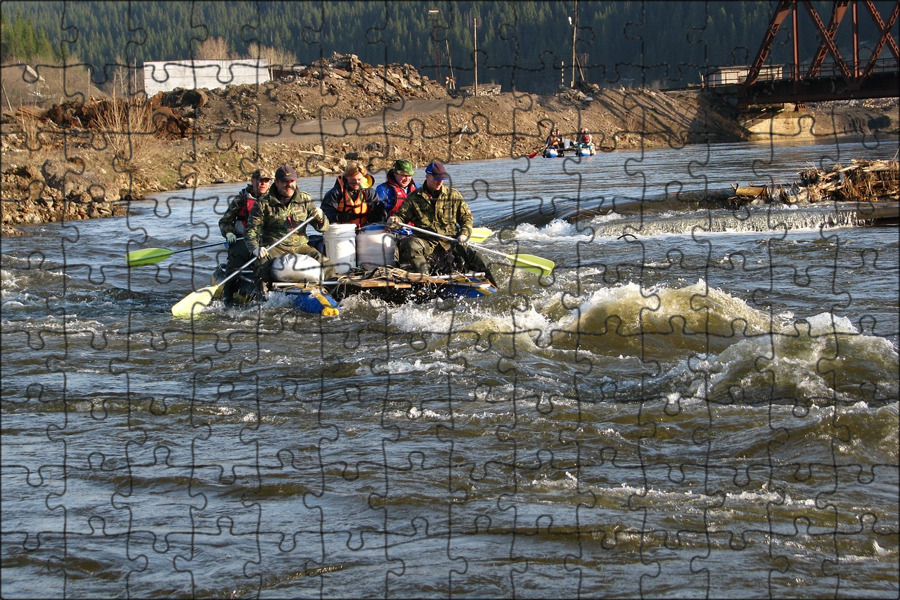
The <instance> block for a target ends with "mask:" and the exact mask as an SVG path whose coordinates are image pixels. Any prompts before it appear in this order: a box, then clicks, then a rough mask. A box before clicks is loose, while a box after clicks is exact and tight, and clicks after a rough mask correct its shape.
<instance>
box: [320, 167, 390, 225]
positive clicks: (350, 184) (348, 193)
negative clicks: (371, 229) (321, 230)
mask: <svg viewBox="0 0 900 600" xmlns="http://www.w3.org/2000/svg"><path fill="white" fill-rule="evenodd" d="M372 183H374V180H373V178H372V176H371V175H369V173H368V172H367V171H366V168H365V167H364V166H362V165H361V164H360V163H358V162H356V161H353V162H350V163H349V164H347V168H346V169H344V172H343V173H342V174H341V175H340V177H338V178H337V180H336V181H335V182H334V187H333V188H331V189H330V190H328V193H327V194H325V197H324V198H322V210H324V211H325V216H326V217H328V220H329V221H330V222H331V223H354V224H355V225H356V226H357V227H362V226H364V225H367V224H368V223H382V222H384V218H385V214H384V203H383V202H382V201H381V200H379V199H378V195H377V194H376V193H375V189H374V188H372Z"/></svg>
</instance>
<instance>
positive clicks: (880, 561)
mask: <svg viewBox="0 0 900 600" xmlns="http://www.w3.org/2000/svg"><path fill="white" fill-rule="evenodd" d="M896 151H897V145H896V141H893V142H885V141H883V140H882V141H881V143H878V142H877V141H874V142H873V141H872V140H862V141H859V140H856V141H853V140H831V142H830V143H828V144H814V143H810V144H806V145H784V146H777V145H776V146H766V145H753V144H727V145H715V146H688V147H684V148H673V149H664V150H653V151H646V152H618V153H612V154H606V153H603V154H598V155H596V156H594V157H590V158H583V159H542V158H537V159H533V160H531V161H529V160H527V159H519V160H495V161H487V162H475V163H466V164H459V165H455V164H454V165H449V170H450V172H451V175H452V177H453V185H454V186H455V187H457V188H459V189H460V190H461V191H462V192H463V195H464V196H465V197H466V198H467V199H469V200H470V205H471V207H472V210H473V213H474V214H475V222H476V225H482V226H489V227H492V228H494V229H495V230H496V231H498V235H497V236H494V237H492V238H490V239H489V240H488V241H487V242H485V245H486V246H489V247H491V248H494V249H499V250H502V251H503V252H506V253H513V252H516V251H517V249H518V251H521V252H526V253H530V254H534V255H538V256H542V257H545V258H549V259H552V260H554V261H555V262H556V268H555V270H554V272H553V274H552V275H551V276H549V277H545V278H538V277H536V276H535V275H532V274H528V273H525V272H521V273H518V272H517V273H512V272H511V271H510V270H509V269H507V268H503V267H499V266H498V270H499V272H500V275H501V288H502V289H501V293H499V294H497V295H495V296H493V297H490V298H487V299H482V300H456V301H437V302H435V303H432V304H422V305H415V304H413V305H404V306H391V305H385V304H383V303H380V302H378V301H375V300H371V299H363V298H351V299H348V300H345V301H344V302H343V303H342V306H341V308H342V314H341V316H340V317H337V318H328V319H326V318H320V317H317V316H311V315H307V314H298V313H296V312H295V311H294V310H292V309H291V308H290V307H289V306H288V304H287V303H286V302H285V301H284V299H283V298H278V297H273V298H272V299H271V300H270V301H269V302H268V303H266V304H264V305H262V306H258V307H254V308H244V309H237V308H224V307H223V306H222V305H221V304H219V303H214V304H213V305H212V306H211V307H210V308H209V309H208V310H207V311H206V312H204V313H203V314H202V315H200V316H199V317H198V318H197V319H196V320H194V321H189V320H188V321H184V320H175V319H173V318H172V317H171V314H170V312H169V309H170V307H171V306H172V305H173V304H174V303H175V302H177V301H178V300H180V299H181V298H182V297H184V296H185V295H186V294H187V293H189V292H190V291H191V290H192V289H196V288H199V287H202V286H205V285H209V276H210V273H211V272H212V270H213V268H214V267H215V265H216V264H217V261H218V260H220V259H222V258H224V250H220V251H219V252H218V253H217V252H216V250H215V249H212V248H207V249H200V250H196V251H194V252H186V253H182V254H176V255H174V256H172V257H171V258H169V259H167V260H166V261H163V262H161V263H160V264H159V265H156V266H150V267H143V268H140V269H133V270H128V269H126V268H125V266H124V256H125V254H126V252H127V251H129V250H135V249H138V248H141V247H151V246H156V247H163V248H170V249H182V248H188V247H191V246H192V245H195V246H196V245H200V244H204V243H210V242H217V241H219V240H220V239H221V238H220V236H219V234H218V230H217V226H216V222H217V221H218V218H219V216H220V215H221V213H222V212H223V211H224V210H225V206H226V204H227V201H228V198H229V196H230V195H231V194H233V193H235V192H236V191H237V190H238V189H239V187H240V186H237V185H220V186H211V187H204V188H201V189H198V190H196V191H194V192H192V191H187V192H185V191H180V192H173V193H166V194H160V195H158V196H156V197H154V198H152V199H148V200H146V201H142V202H136V203H134V204H133V205H132V206H131V207H130V212H129V214H128V216H127V217H123V218H115V219H105V220H96V221H82V222H74V223H66V224H50V225H42V226H36V227H33V228H32V229H30V233H31V235H29V236H28V237H21V238H10V239H4V240H3V246H2V283H3V287H2V333H3V339H2V349H3V383H2V426H3V438H2V495H3V498H2V499H3V511H2V542H3V546H2V566H3V578H2V595H3V597H4V598H17V597H18V598H23V597H28V598H31V597H62V596H65V597H92V598H102V597H119V598H120V597H185V596H206V597H410V596H415V597H445V596H454V597H472V598H475V597H512V596H515V597H577V596H581V597H596V596H618V597H636V596H652V597H703V596H711V597H724V596H726V595H727V596H729V597H735V598H737V597H760V596H780V597H786V596H791V597H885V596H887V597H896V596H897V594H898V500H897V498H898V483H900V477H898V393H900V392H898V342H900V340H898V332H900V322H898V296H900V294H898V275H900V256H898V254H900V252H898V233H897V228H896V227H887V228H884V227H881V228H879V227H872V228H863V227H856V226H853V225H852V224H851V223H849V222H848V221H847V220H846V219H844V220H842V219H840V218H838V217H837V216H836V214H837V213H836V211H835V206H834V205H829V206H825V207H820V208H816V209H810V208H807V209H797V208H789V207H766V206H762V207H756V208H752V209H744V210H740V211H730V210H710V209H703V208H695V207H694V206H693V205H692V204H691V203H690V202H686V201H685V202H682V201H680V200H678V198H677V197H675V199H674V200H673V196H674V194H675V193H676V192H684V193H699V194H703V193H710V192H714V191H718V190H722V189H725V188H728V187H729V186H730V184H732V183H740V184H747V183H750V182H752V183H756V184H764V183H778V182H791V181H794V180H796V179H797V172H798V171H799V170H800V169H802V168H805V167H808V166H817V167H821V168H830V167H831V166H832V164H833V163H836V162H839V163H842V164H849V162H850V160H851V159H853V158H891V157H892V156H894V154H895V153H896ZM331 183H332V180H331V178H328V179H327V180H325V181H323V180H321V179H305V180H302V181H301V185H300V187H301V189H304V190H306V191H309V192H310V193H312V194H313V195H314V196H316V197H321V195H322V194H323V193H324V191H326V190H327V189H328V188H329V187H330V186H331ZM579 214H581V215H592V216H589V217H584V218H581V219H578V218H574V217H576V216H577V215H579ZM561 217H568V218H561ZM486 256H488V257H490V256H491V255H486ZM500 262H501V263H502V262H503V261H502V260H501V261H500Z"/></svg>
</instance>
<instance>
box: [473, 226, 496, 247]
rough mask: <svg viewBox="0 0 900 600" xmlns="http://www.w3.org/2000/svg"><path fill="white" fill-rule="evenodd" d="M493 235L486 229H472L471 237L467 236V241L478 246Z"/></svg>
mask: <svg viewBox="0 0 900 600" xmlns="http://www.w3.org/2000/svg"><path fill="white" fill-rule="evenodd" d="M492 235H494V232H493V231H492V230H490V229H488V228H487V227H473V228H472V235H471V236H469V241H470V242H474V243H476V244H480V243H481V242H483V241H484V240H486V239H488V238H489V237H491V236H492Z"/></svg>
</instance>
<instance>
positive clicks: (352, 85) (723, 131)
mask: <svg viewBox="0 0 900 600" xmlns="http://www.w3.org/2000/svg"><path fill="white" fill-rule="evenodd" d="M485 89H487V90H488V91H491V92H493V89H492V88H490V86H485V88H483V89H482V92H484V91H485ZM822 110H823V111H825V112H827V113H828V114H827V118H828V119H829V122H831V123H834V124H835V128H836V129H839V130H841V131H839V133H846V134H852V133H871V132H872V131H873V128H875V129H876V130H878V131H879V132H880V133H881V134H884V133H885V131H888V132H890V131H893V132H896V131H897V126H898V125H897V124H898V118H897V116H896V113H897V103H896V101H894V102H893V106H888V107H887V108H886V109H885V108H877V107H876V108H860V107H848V112H847V114H848V115H850V116H849V117H848V118H847V119H846V121H842V120H841V118H840V111H839V110H838V111H837V112H836V110H835V109H834V108H824V109H822ZM836 116H837V118H836ZM553 127H557V128H559V131H560V133H561V134H562V135H563V136H564V137H566V138H569V139H574V138H575V135H576V132H578V131H579V130H580V128H582V127H586V128H587V129H588V131H590V132H591V133H592V135H593V139H594V143H595V144H596V145H597V147H598V148H599V150H600V151H601V152H614V151H616V150H624V149H634V148H639V147H644V148H653V147H673V148H678V147H681V146H683V145H685V144H693V143H707V142H710V143H716V142H728V141H740V140H744V139H748V131H747V129H745V128H744V127H743V126H742V125H741V124H740V123H739V122H738V120H737V115H736V114H735V113H734V112H733V111H732V110H730V109H729V108H728V107H727V106H724V105H717V106H713V105H711V104H710V103H709V102H708V100H707V99H706V98H705V97H704V96H702V95H701V94H700V93H699V92H696V91H693V92H688V91H681V92H657V91H652V90H643V89H624V88H617V89H610V88H604V89H600V88H599V87H596V86H593V87H591V86H586V87H583V88H582V89H580V90H563V91H561V92H560V93H558V94H555V95H550V96H537V95H534V94H527V93H516V92H506V93H500V94H493V93H492V94H491V95H482V94H479V95H477V96H474V95H471V94H453V95H451V94H449V93H448V91H447V89H446V88H445V87H444V86H442V85H439V84H438V83H437V82H434V81H432V80H430V79H429V78H428V77H425V76H423V75H422V74H420V73H418V72H417V71H416V70H415V68H413V67H412V66H410V65H397V64H394V65H387V66H384V65H381V66H372V65H367V64H365V63H362V62H360V61H359V60H358V59H357V58H356V57H355V56H353V55H349V56H346V55H335V56H334V57H332V58H331V59H330V60H323V61H320V62H319V63H317V64H314V65H311V66H309V67H306V68H305V69H303V70H300V71H297V72H296V73H293V74H291V75H289V76H287V77H286V78H282V79H280V80H278V81H277V82H270V83H267V84H263V85H260V86H231V87H228V88H225V89H221V90H197V91H191V90H176V91H174V92H170V93H160V94H157V95H156V96H154V97H153V98H150V99H145V100H143V101H142V102H139V103H134V102H133V103H130V104H128V103H125V102H123V101H121V100H118V101H117V100H114V99H113V100H110V99H104V100H101V101H90V102H70V103H67V104H64V105H59V106H53V107H50V108H49V109H46V110H41V109H35V108H33V107H32V108H23V109H20V110H19V111H17V112H16V113H4V114H3V119H2V153H3V170H2V173H0V194H2V200H3V211H2V224H3V234H4V235H15V234H17V233H18V230H16V229H15V226H17V225H23V224H32V223H42V222H49V221H57V220H63V219H65V220H76V219H81V218H93V217H103V216H109V215H118V214H123V213H124V211H125V207H126V206H127V201H128V200H130V199H132V198H140V197H143V196H146V195H147V194H150V193H154V192H158V191H164V190H172V189H178V188H188V187H192V186H199V185H207V184H210V183H223V182H238V181H245V180H247V179H248V175H249V173H250V172H251V171H253V169H255V168H257V167H267V168H269V169H273V170H274V169H275V168H277V167H278V166H279V165H282V164H291V165H294V166H295V167H296V168H297V169H298V170H299V171H301V173H305V174H307V175H322V174H325V175H327V176H330V175H333V174H337V173H339V172H340V171H341V170H342V169H343V168H344V166H345V165H346V163H347V161H349V160H360V161H362V162H364V163H365V164H367V165H369V168H370V170H373V171H384V170H386V169H387V168H388V167H389V166H390V164H391V163H392V162H393V161H394V160H395V159H397V158H407V159H410V160H412V161H413V162H414V163H416V164H417V165H418V166H419V168H422V167H424V165H425V164H427V163H428V162H429V161H431V160H433V159H435V158H437V159H440V160H443V161H445V162H447V163H454V162H460V161H467V160H482V159H491V158H503V157H506V158H510V157H520V156H526V155H529V154H531V153H532V152H535V151H537V150H538V149H540V148H542V147H543V140H544V138H545V137H546V136H547V134H548V133H549V130H550V129H551V128H553ZM799 167H802V165H799V166H798V168H799ZM381 177H383V174H382V173H376V180H380V179H381ZM735 178H736V179H740V174H735Z"/></svg>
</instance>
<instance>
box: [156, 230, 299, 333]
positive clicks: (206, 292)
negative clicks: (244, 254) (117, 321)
mask: <svg viewBox="0 0 900 600" xmlns="http://www.w3.org/2000/svg"><path fill="white" fill-rule="evenodd" d="M313 218H314V217H310V218H308V219H307V220H305V221H303V222H302V223H300V224H299V225H297V226H296V227H294V228H293V229H291V230H290V231H288V232H287V233H286V234H284V235H283V236H281V237H280V238H278V239H277V240H276V241H275V243H274V244H272V245H271V246H268V247H266V250H267V251H269V250H272V249H273V248H275V247H276V246H277V245H278V244H280V243H281V242H283V241H284V240H286V239H288V238H289V237H291V236H292V235H294V234H295V233H297V232H298V231H299V230H300V229H301V228H303V227H306V226H307V225H308V224H309V222H310V221H312V220H313ZM255 261H256V257H255V256H254V257H253V258H251V259H250V260H249V261H247V263H246V264H245V265H243V266H242V267H241V268H240V269H237V270H236V271H234V273H232V274H231V275H229V276H228V277H226V278H225V279H223V280H222V281H220V282H219V283H217V284H216V285H211V286H207V287H204V288H200V289H199V290H195V291H193V292H191V293H190V294H188V295H187V296H185V297H184V298H182V299H181V301H179V302H178V303H177V304H175V306H173V307H172V316H175V317H192V316H194V315H196V314H197V313H200V312H203V309H205V308H206V307H207V306H209V303H210V302H212V299H213V297H214V296H215V295H216V292H217V291H219V288H220V287H222V286H223V285H224V284H225V282H227V281H228V280H229V279H231V278H232V277H235V276H237V275H238V274H239V273H240V272H241V271H243V270H244V269H246V268H247V267H249V266H250V265H252V264H253V263H254V262H255Z"/></svg>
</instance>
